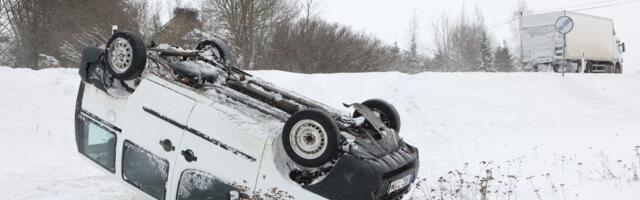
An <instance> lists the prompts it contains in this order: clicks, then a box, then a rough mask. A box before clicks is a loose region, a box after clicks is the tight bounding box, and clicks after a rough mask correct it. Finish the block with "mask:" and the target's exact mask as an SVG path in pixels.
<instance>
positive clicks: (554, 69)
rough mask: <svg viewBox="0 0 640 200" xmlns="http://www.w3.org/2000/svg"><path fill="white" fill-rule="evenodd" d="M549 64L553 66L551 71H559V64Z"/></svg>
mask: <svg viewBox="0 0 640 200" xmlns="http://www.w3.org/2000/svg"><path fill="white" fill-rule="evenodd" d="M551 66H552V68H553V72H555V73H558V72H560V65H559V64H552V65H551Z"/></svg>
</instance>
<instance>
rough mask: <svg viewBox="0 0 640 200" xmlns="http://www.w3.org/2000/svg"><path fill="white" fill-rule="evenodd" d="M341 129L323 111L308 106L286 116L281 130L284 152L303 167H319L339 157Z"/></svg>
mask: <svg viewBox="0 0 640 200" xmlns="http://www.w3.org/2000/svg"><path fill="white" fill-rule="evenodd" d="M339 135H340V129H338V126H337V125H336V123H335V122H334V121H333V120H332V119H331V117H329V115H327V114H326V113H325V112H324V111H322V110H318V109H307V110H302V111H299V112H297V113H295V114H293V115H291V117H290V118H289V119H288V120H287V122H286V123H285V124H284V128H283V132H282V144H283V147H284V150H285V152H286V153H287V155H288V156H289V158H291V160H293V161H294V162H295V163H297V164H299V165H301V166H303V167H310V168H313V167H320V166H322V165H324V164H326V163H328V162H329V161H331V160H333V159H335V158H336V157H338V154H339Z"/></svg>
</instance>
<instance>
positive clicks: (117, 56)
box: [106, 31, 147, 80]
mask: <svg viewBox="0 0 640 200" xmlns="http://www.w3.org/2000/svg"><path fill="white" fill-rule="evenodd" d="M106 55H107V69H108V70H109V72H110V73H111V74H112V75H113V77H115V78H116V79H119V80H133V79H136V78H138V77H140V75H141V74H142V72H143V71H144V68H145V67H146V66H147V49H146V47H145V44H144V41H143V40H142V37H141V36H140V35H138V34H136V33H132V32H125V31H122V32H117V33H115V34H113V36H111V38H110V39H109V41H108V42H107V54H106Z"/></svg>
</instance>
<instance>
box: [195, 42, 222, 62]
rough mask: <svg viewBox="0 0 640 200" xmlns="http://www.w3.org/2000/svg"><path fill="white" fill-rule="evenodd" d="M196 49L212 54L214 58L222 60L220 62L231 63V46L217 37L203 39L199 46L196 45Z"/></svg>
mask: <svg viewBox="0 0 640 200" xmlns="http://www.w3.org/2000/svg"><path fill="white" fill-rule="evenodd" d="M196 50H199V51H204V52H205V53H209V54H211V56H212V57H213V59H214V60H215V61H218V62H220V64H223V65H227V64H229V61H230V56H229V48H227V46H225V45H224V43H222V42H221V41H219V40H217V39H209V40H203V41H201V42H200V43H198V46H196Z"/></svg>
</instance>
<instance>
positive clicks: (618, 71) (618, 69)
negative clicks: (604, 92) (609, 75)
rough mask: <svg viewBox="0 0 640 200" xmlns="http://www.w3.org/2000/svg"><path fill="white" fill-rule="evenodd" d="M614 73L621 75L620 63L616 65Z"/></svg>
mask: <svg viewBox="0 0 640 200" xmlns="http://www.w3.org/2000/svg"><path fill="white" fill-rule="evenodd" d="M615 70H616V71H615V73H616V74H622V65H620V63H616V69H615Z"/></svg>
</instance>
